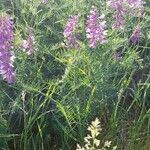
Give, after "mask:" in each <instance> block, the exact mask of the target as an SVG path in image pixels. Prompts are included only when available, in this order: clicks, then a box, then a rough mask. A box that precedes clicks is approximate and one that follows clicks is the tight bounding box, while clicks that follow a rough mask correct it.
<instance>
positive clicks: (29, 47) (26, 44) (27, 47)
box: [22, 28, 36, 55]
mask: <svg viewBox="0 0 150 150" xmlns="http://www.w3.org/2000/svg"><path fill="white" fill-rule="evenodd" d="M22 47H23V49H24V51H26V53H27V54H28V55H31V54H33V53H34V51H35V50H36V49H35V38H34V35H33V31H32V29H31V28H30V29H29V35H28V38H27V40H23V44H22Z"/></svg>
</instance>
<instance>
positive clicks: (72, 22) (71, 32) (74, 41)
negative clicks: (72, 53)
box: [63, 15, 80, 49]
mask: <svg viewBox="0 0 150 150" xmlns="http://www.w3.org/2000/svg"><path fill="white" fill-rule="evenodd" d="M78 20H79V15H74V16H72V17H71V18H70V19H69V20H68V22H67V24H66V26H65V29H64V32H63V35H64V37H65V38H66V42H67V46H68V48H76V49H79V47H80V46H79V40H78V38H77V33H76V31H75V30H76V28H77V23H78Z"/></svg>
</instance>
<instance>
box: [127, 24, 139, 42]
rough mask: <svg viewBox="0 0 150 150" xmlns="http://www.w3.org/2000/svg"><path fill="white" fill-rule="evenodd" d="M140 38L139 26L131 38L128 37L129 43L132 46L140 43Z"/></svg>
mask: <svg viewBox="0 0 150 150" xmlns="http://www.w3.org/2000/svg"><path fill="white" fill-rule="evenodd" d="M140 36H141V28H140V27H139V26H137V27H135V29H134V31H133V33H132V35H131V37H130V41H131V42H132V43H133V44H137V43H139V41H140Z"/></svg>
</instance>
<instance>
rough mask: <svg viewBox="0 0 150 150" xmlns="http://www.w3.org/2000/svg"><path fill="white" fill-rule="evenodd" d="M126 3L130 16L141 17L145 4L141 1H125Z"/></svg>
mask: <svg viewBox="0 0 150 150" xmlns="http://www.w3.org/2000/svg"><path fill="white" fill-rule="evenodd" d="M127 2H128V5H129V8H130V14H131V15H132V16H143V14H144V4H145V2H143V1H142V0H127Z"/></svg>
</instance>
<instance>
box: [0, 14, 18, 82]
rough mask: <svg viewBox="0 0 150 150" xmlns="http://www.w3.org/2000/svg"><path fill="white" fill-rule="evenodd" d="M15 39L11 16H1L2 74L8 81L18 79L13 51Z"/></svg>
mask: <svg viewBox="0 0 150 150" xmlns="http://www.w3.org/2000/svg"><path fill="white" fill-rule="evenodd" d="M13 39H14V33H13V21H12V20H11V18H10V17H9V16H0V74H1V76H2V77H3V79H4V80H5V81H7V82H8V83H14V82H15V80H16V75H15V72H14V70H13V68H14V66H13V63H14V58H15V56H14V53H13V52H11V49H12V48H13V45H12V42H13Z"/></svg>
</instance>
